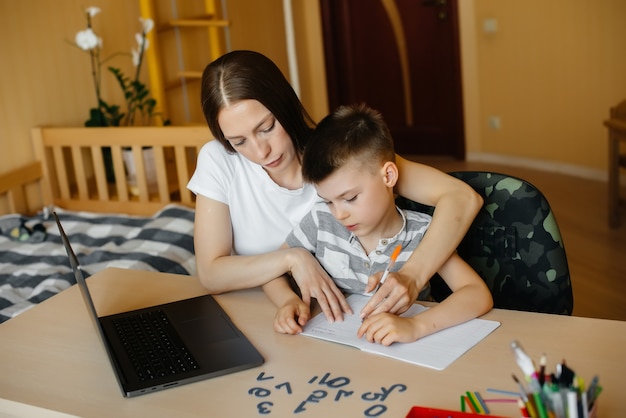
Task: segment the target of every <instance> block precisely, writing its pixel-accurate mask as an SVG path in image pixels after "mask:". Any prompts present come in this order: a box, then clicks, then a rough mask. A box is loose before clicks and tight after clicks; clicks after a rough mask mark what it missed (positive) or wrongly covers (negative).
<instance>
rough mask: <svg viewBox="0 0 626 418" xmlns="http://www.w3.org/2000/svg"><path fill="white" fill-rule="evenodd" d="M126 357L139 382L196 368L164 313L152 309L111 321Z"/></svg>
mask: <svg viewBox="0 0 626 418" xmlns="http://www.w3.org/2000/svg"><path fill="white" fill-rule="evenodd" d="M113 325H114V327H115V329H116V331H117V333H118V334H119V336H120V339H121V341H122V344H123V346H124V348H125V349H126V352H127V354H128V357H129V359H130V361H131V363H132V364H133V366H134V367H135V369H136V371H137V375H138V376H139V378H140V379H141V380H143V381H145V380H151V379H156V378H159V377H164V376H170V375H175V374H178V373H184V372H187V371H189V370H195V369H197V368H198V363H197V362H196V360H195V359H194V358H193V356H192V355H191V353H190V352H189V350H188V349H187V347H185V345H184V344H183V342H182V341H181V339H180V337H178V335H177V333H176V331H175V330H174V327H172V325H171V324H170V322H169V320H168V318H167V316H166V315H165V312H163V311H161V310H155V311H152V312H145V313H140V314H137V315H133V316H129V317H126V318H120V319H117V320H115V321H113Z"/></svg>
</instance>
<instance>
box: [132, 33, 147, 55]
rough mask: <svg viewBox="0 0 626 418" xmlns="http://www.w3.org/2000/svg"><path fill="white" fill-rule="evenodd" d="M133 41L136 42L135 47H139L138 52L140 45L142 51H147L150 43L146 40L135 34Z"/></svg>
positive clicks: (139, 34)
mask: <svg viewBox="0 0 626 418" xmlns="http://www.w3.org/2000/svg"><path fill="white" fill-rule="evenodd" d="M135 40H136V41H137V46H139V49H140V50H141V45H143V50H144V51H145V50H146V49H148V46H149V45H150V41H149V40H148V38H145V37H144V36H143V35H142V34H141V33H136V34H135Z"/></svg>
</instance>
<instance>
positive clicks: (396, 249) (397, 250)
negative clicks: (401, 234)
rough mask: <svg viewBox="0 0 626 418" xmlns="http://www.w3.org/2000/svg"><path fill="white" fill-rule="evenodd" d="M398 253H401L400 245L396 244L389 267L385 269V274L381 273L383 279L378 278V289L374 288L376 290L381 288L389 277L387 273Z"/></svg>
mask: <svg viewBox="0 0 626 418" xmlns="http://www.w3.org/2000/svg"><path fill="white" fill-rule="evenodd" d="M400 251H402V245H399V244H398V246H397V247H396V248H395V249H394V250H393V253H391V261H389V265H388V266H387V268H386V269H385V272H384V273H383V277H381V278H380V282H378V287H377V288H376V290H378V288H379V287H380V286H382V284H383V283H385V280H387V276H389V271H390V270H391V268H392V267H393V265H394V264H395V263H396V258H398V255H399V254H400Z"/></svg>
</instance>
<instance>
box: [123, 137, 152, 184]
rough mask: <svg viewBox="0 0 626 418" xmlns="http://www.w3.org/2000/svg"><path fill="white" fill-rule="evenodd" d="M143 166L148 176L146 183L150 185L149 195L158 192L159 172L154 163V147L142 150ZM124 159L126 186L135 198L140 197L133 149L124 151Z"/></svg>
mask: <svg viewBox="0 0 626 418" xmlns="http://www.w3.org/2000/svg"><path fill="white" fill-rule="evenodd" d="M141 152H142V158H143V166H144V170H145V174H146V182H147V183H148V194H153V193H156V192H157V189H158V185H157V172H156V164H155V162H154V149H153V148H152V147H144V148H143V149H142V150H141ZM122 157H123V159H124V168H125V169H126V184H127V185H128V191H129V193H130V194H131V195H133V196H139V187H138V186H137V167H136V165H135V159H134V156H133V150H132V149H125V150H122Z"/></svg>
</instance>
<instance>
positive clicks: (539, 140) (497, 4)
mask: <svg viewBox="0 0 626 418" xmlns="http://www.w3.org/2000/svg"><path fill="white" fill-rule="evenodd" d="M292 3H293V10H294V21H295V24H296V43H297V49H298V53H297V55H298V65H299V75H300V77H299V78H300V84H301V97H302V100H303V102H304V103H305V106H306V107H307V108H308V109H309V111H310V112H311V114H312V116H313V117H314V118H316V119H320V118H321V117H322V116H324V115H325V113H326V112H327V106H326V88H325V77H324V71H323V70H324V61H323V54H322V41H321V28H320V23H319V10H318V1H317V0H298V1H293V0H292ZM90 5H95V6H100V7H101V8H102V13H101V14H100V15H99V16H97V17H96V19H95V21H94V23H95V25H96V29H97V30H98V31H99V33H100V34H101V36H102V37H103V38H104V42H105V44H104V48H105V49H106V50H107V51H108V52H114V51H126V50H129V49H130V47H131V46H133V45H134V38H133V37H134V33H135V32H136V31H137V30H138V29H139V28H138V21H137V18H138V16H139V7H138V5H137V2H135V1H131V0H90V1H88V2H85V1H84V0H55V1H48V0H20V1H14V0H0V54H1V55H0V56H1V57H2V64H0V91H1V92H2V94H1V95H0V172H4V171H7V170H9V169H11V168H15V167H18V166H20V165H22V164H25V163H27V162H29V161H32V160H33V159H34V156H33V151H32V148H31V144H30V137H29V129H30V127H32V126H35V125H82V123H83V122H84V120H85V119H86V118H87V112H88V109H89V108H90V107H92V106H93V105H94V103H95V99H94V93H93V87H92V82H91V77H90V66H89V61H88V58H87V55H86V54H85V53H83V52H82V51H80V50H78V49H77V48H75V47H73V46H71V45H69V44H67V43H66V42H65V40H66V39H67V40H71V39H73V37H74V34H75V33H76V32H77V31H78V30H80V29H82V28H83V27H84V25H85V20H84V16H83V13H82V12H83V9H84V7H85V6H90ZM228 5H229V6H228V7H229V15H230V16H229V17H230V19H231V20H232V29H231V36H232V46H233V47H234V48H237V49H238V48H247V49H256V50H259V51H261V52H263V53H265V54H267V55H268V56H270V57H271V58H272V59H274V60H275V61H276V62H277V63H278V65H279V66H280V67H281V69H283V71H284V72H285V73H286V74H288V71H289V67H288V60H287V50H286V43H285V39H284V36H285V29H284V22H283V16H282V0H264V1H262V2H261V1H258V0H228ZM460 6H461V32H462V53H463V57H462V59H463V78H464V95H465V99H464V100H465V111H466V122H465V123H466V135H467V137H466V141H467V150H468V157H469V158H471V159H501V160H510V161H512V162H513V163H521V164H528V165H532V164H539V165H542V166H543V167H545V168H547V169H553V168H554V167H557V168H559V169H563V170H569V171H570V172H572V173H574V174H577V175H583V176H590V177H594V176H595V177H602V176H603V175H604V174H603V173H604V171H605V170H606V153H607V151H606V133H605V131H604V128H603V127H602V120H603V119H604V118H605V117H606V115H607V114H608V109H609V107H610V106H612V105H614V104H617V103H618V102H619V101H620V100H622V99H624V98H626V54H624V40H626V25H624V24H623V22H624V21H626V2H624V1H623V0H551V1H549V2H545V1H539V0H508V1H499V0H460ZM486 18H494V19H496V20H497V23H498V31H497V32H496V33H495V34H486V33H484V31H483V27H482V25H483V21H484V19H486ZM109 48H110V49H109ZM111 63H112V64H113V65H116V66H120V67H122V69H123V70H125V71H131V70H132V67H131V66H130V64H129V58H127V57H116V58H114V60H113V61H112V62H111ZM107 75H108V74H107ZM146 80H147V78H146ZM103 87H104V91H105V97H106V98H111V101H115V100H114V99H113V98H114V97H116V96H115V95H116V94H119V92H118V91H117V90H118V88H117V86H115V85H114V81H113V79H112V77H105V80H104V85H103ZM492 115H495V116H499V117H500V118H501V122H502V126H501V129H499V130H493V129H491V128H490V127H489V125H488V118H489V116H492ZM602 178H603V177H602Z"/></svg>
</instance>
